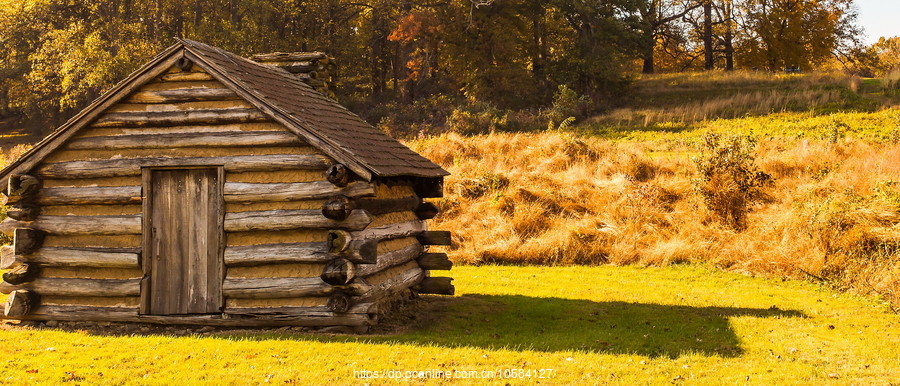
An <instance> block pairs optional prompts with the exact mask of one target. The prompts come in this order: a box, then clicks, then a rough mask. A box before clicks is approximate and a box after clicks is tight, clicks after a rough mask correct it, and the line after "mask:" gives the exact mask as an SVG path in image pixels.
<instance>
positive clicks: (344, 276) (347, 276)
mask: <svg viewBox="0 0 900 386" xmlns="http://www.w3.org/2000/svg"><path fill="white" fill-rule="evenodd" d="M320 277H321V278H322V281H324V282H326V283H328V284H331V285H347V284H350V283H352V282H353V279H355V278H356V265H354V264H353V262H351V261H350V260H347V259H345V258H343V257H338V258H336V259H334V260H331V261H329V262H328V263H327V264H325V269H324V270H323V271H322V275H321V276H320Z"/></svg>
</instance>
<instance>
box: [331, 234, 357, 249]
mask: <svg viewBox="0 0 900 386" xmlns="http://www.w3.org/2000/svg"><path fill="white" fill-rule="evenodd" d="M351 241H353V236H351V235H350V232H347V231H342V230H330V231H328V252H331V253H334V254H338V253H341V252H344V251H346V250H347V248H349V247H350V242H351Z"/></svg>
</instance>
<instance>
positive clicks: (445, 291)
mask: <svg viewBox="0 0 900 386" xmlns="http://www.w3.org/2000/svg"><path fill="white" fill-rule="evenodd" d="M452 281H453V278H449V277H426V278H424V279H422V282H421V283H419V288H418V291H419V293H422V294H434V295H451V296H452V295H454V294H455V293H456V287H454V286H453V284H451V282H452Z"/></svg>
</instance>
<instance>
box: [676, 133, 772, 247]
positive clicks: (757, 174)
mask: <svg viewBox="0 0 900 386" xmlns="http://www.w3.org/2000/svg"><path fill="white" fill-rule="evenodd" d="M755 145H756V142H755V141H754V140H753V139H752V138H741V137H731V138H727V139H723V138H722V137H721V135H718V134H708V135H706V136H705V137H704V138H703V143H702V145H701V154H700V156H699V157H695V158H694V165H695V166H696V167H697V174H696V177H695V178H694V181H693V183H694V188H695V189H696V191H697V192H698V193H699V194H700V196H701V197H702V198H703V203H704V204H705V205H706V208H707V209H708V210H709V211H710V212H711V213H713V214H715V215H716V216H717V217H718V219H719V220H721V221H722V222H723V223H724V224H725V225H727V226H729V227H731V228H732V229H734V230H738V231H740V230H743V229H745V228H746V227H747V214H748V213H749V212H750V209H751V207H752V205H753V204H754V203H756V202H758V201H760V199H761V198H762V197H763V191H762V189H763V187H764V186H766V185H768V184H769V183H771V182H772V176H771V175H769V174H767V173H765V172H763V171H761V170H759V167H758V166H757V165H756V161H755V157H754V155H753V153H752V152H753V148H754V147H755Z"/></svg>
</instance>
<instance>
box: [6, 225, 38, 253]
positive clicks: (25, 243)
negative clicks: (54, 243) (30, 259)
mask: <svg viewBox="0 0 900 386" xmlns="http://www.w3.org/2000/svg"><path fill="white" fill-rule="evenodd" d="M45 235H46V233H44V231H42V230H39V229H33V228H16V229H15V230H14V231H13V245H14V246H15V254H17V255H28V254H30V253H33V252H34V251H36V250H38V248H40V247H41V246H42V245H43V244H44V236H45Z"/></svg>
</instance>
